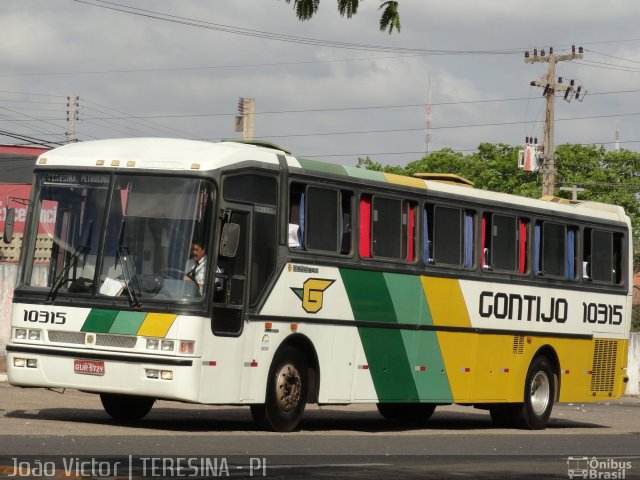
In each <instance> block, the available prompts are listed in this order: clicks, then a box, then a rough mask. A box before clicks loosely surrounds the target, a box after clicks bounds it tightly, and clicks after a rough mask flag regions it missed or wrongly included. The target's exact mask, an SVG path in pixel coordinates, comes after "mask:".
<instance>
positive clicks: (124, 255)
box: [117, 218, 141, 307]
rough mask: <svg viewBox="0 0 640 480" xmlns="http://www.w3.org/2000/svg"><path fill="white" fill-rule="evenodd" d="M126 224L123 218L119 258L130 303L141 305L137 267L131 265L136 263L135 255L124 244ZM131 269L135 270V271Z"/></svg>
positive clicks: (119, 238) (119, 236)
mask: <svg viewBox="0 0 640 480" xmlns="http://www.w3.org/2000/svg"><path fill="white" fill-rule="evenodd" d="M125 224H126V220H125V219H124V218H123V219H122V224H121V225H120V233H119V234H118V250H117V251H118V259H119V260H120V265H122V276H123V277H124V282H125V287H126V290H127V295H128V296H129V305H131V306H132V307H140V306H141V303H140V286H139V285H138V280H137V277H136V274H135V269H134V268H132V267H131V265H132V264H134V265H135V262H134V261H133V255H132V254H131V252H130V251H129V247H125V246H123V243H124V227H125ZM130 269H131V270H133V273H132V272H131V270H130Z"/></svg>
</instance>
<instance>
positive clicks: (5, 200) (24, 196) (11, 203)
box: [0, 184, 56, 234]
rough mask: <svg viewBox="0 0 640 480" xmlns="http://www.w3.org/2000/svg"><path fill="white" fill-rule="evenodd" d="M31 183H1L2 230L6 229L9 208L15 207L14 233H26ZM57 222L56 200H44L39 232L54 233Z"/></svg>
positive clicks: (0, 208)
mask: <svg viewBox="0 0 640 480" xmlns="http://www.w3.org/2000/svg"><path fill="white" fill-rule="evenodd" d="M30 195H31V185H19V184H3V185H0V232H2V231H4V221H5V219H6V217H7V208H15V209H16V216H15V223H14V225H13V231H14V233H24V223H25V221H26V219H27V208H28V205H29V196H30ZM55 224H56V209H55V202H51V201H45V202H43V208H42V210H41V211H40V223H39V225H38V233H39V234H43V233H49V234H52V233H53V231H54V227H55Z"/></svg>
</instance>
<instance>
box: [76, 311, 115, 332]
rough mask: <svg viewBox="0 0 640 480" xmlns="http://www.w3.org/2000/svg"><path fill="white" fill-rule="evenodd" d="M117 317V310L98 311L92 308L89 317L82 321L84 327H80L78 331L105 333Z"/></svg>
mask: <svg viewBox="0 0 640 480" xmlns="http://www.w3.org/2000/svg"><path fill="white" fill-rule="evenodd" d="M117 315H118V311H117V310H99V309H96V308H94V309H92V310H91V311H90V312H89V316H88V317H87V319H86V320H85V321H84V325H82V328H81V329H80V331H82V332H93V333H107V332H108V331H109V329H110V328H111V325H112V324H113V321H114V320H115V318H116V316H117Z"/></svg>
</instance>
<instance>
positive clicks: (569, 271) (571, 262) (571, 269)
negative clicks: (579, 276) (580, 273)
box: [564, 228, 576, 280]
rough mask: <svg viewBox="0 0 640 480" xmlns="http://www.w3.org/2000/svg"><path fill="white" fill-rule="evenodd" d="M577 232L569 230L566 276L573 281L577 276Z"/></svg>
mask: <svg viewBox="0 0 640 480" xmlns="http://www.w3.org/2000/svg"><path fill="white" fill-rule="evenodd" d="M575 238H576V232H575V230H574V229H573V228H568V229H567V257H566V260H565V261H566V268H565V270H564V271H565V274H566V277H567V280H573V279H574V277H575V276H576V262H575V250H576V243H575Z"/></svg>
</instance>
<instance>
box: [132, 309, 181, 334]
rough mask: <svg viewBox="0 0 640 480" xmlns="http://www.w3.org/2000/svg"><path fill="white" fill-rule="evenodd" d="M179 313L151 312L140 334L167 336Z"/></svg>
mask: <svg viewBox="0 0 640 480" xmlns="http://www.w3.org/2000/svg"><path fill="white" fill-rule="evenodd" d="M176 317H177V315H173V314H170V313H149V314H148V315H147V316H146V318H145V319H144V322H142V325H140V328H139V329H138V335H141V336H145V337H166V336H167V333H168V332H169V329H170V328H171V325H173V321H174V320H175V319H176Z"/></svg>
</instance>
